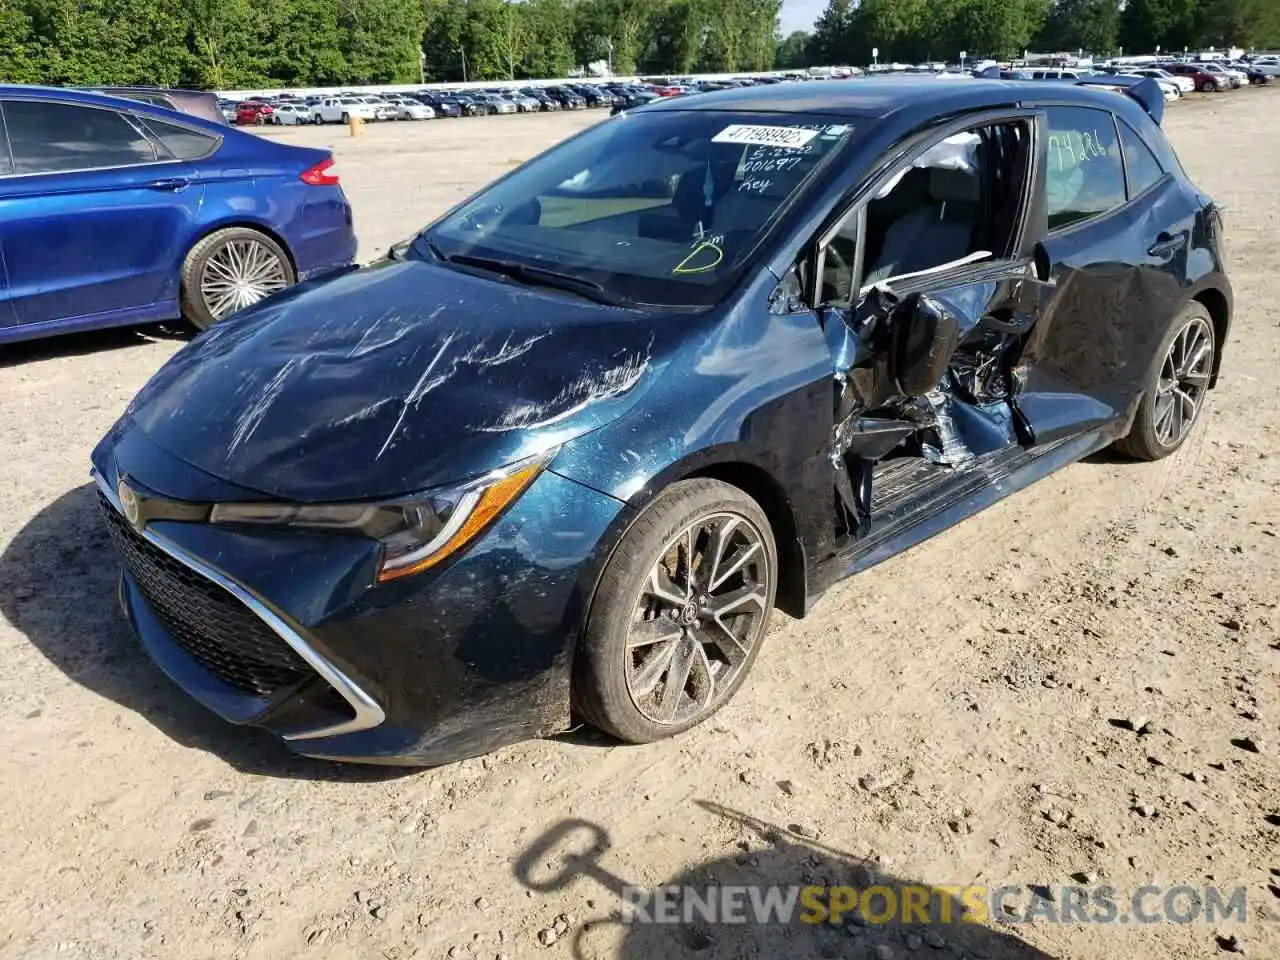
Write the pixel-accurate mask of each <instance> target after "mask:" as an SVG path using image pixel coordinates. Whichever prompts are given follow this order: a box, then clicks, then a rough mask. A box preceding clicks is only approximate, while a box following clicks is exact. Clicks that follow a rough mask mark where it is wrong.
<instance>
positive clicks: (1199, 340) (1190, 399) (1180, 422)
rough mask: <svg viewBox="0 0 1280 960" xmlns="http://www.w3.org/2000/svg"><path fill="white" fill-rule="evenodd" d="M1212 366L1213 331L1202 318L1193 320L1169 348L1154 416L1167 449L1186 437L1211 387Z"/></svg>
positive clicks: (1157, 437) (1157, 391)
mask: <svg viewBox="0 0 1280 960" xmlns="http://www.w3.org/2000/svg"><path fill="white" fill-rule="evenodd" d="M1212 366H1213V330H1212V329H1211V328H1210V326H1209V321H1207V320H1205V319H1204V318H1203V317H1195V318H1193V319H1192V320H1191V321H1190V322H1189V323H1187V325H1186V326H1185V327H1183V328H1182V329H1181V330H1180V331H1178V333H1177V335H1176V336H1175V337H1174V338H1173V343H1171V344H1170V345H1169V352H1168V353H1167V354H1166V355H1165V358H1164V365H1163V366H1162V367H1161V369H1160V383H1159V385H1158V386H1157V388H1156V402H1155V408H1154V411H1155V412H1154V413H1153V415H1152V416H1153V418H1154V421H1155V422H1154V423H1153V426H1154V428H1155V435H1156V439H1157V440H1158V441H1159V442H1160V443H1162V444H1163V445H1164V446H1166V447H1171V446H1174V445H1175V444H1177V443H1178V442H1179V441H1180V440H1182V438H1183V437H1185V436H1186V435H1187V431H1188V430H1190V429H1191V426H1192V424H1194V423H1195V421H1196V416H1197V415H1198V414H1199V413H1200V406H1201V404H1202V403H1203V401H1204V395H1205V391H1206V390H1207V389H1208V387H1209V374H1210V372H1211V369H1212Z"/></svg>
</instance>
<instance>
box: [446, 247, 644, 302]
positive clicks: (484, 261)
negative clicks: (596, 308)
mask: <svg viewBox="0 0 1280 960" xmlns="http://www.w3.org/2000/svg"><path fill="white" fill-rule="evenodd" d="M428 242H429V243H430V242H431V241H430V240H429V239H428ZM432 253H434V254H435V255H436V256H437V257H439V258H440V259H441V260H443V261H444V262H445V263H456V264H458V265H459V266H463V267H477V268H479V269H481V270H489V271H491V272H493V273H500V274H502V275H503V276H504V277H510V278H511V279H512V280H517V281H519V282H520V283H525V284H528V285H530V286H540V287H551V288H553V289H556V290H567V291H568V292H569V293H576V294H577V295H578V296H580V297H585V298H586V299H588V300H594V301H595V302H596V303H603V304H605V305H606V306H610V307H632V306H635V301H633V300H632V299H631V298H630V297H624V296H622V295H621V294H617V293H610V292H609V291H608V290H606V289H605V288H604V287H602V286H601V285H600V284H598V283H596V282H595V281H594V280H587V279H585V278H583V277H575V276H574V275H573V274H570V273H560V272H559V271H558V270H548V269H547V268H546V267H535V266H533V265H532V264H528V263H519V262H517V261H515V260H499V259H497V258H496V257H477V256H475V255H474V254H470V253H455V254H453V255H452V256H446V255H444V254H443V253H442V252H441V251H440V249H439V247H436V246H435V245H434V244H432Z"/></svg>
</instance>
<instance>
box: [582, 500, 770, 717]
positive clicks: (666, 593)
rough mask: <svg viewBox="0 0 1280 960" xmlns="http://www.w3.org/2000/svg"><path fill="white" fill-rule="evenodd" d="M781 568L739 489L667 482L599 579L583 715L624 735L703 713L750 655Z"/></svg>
mask: <svg viewBox="0 0 1280 960" xmlns="http://www.w3.org/2000/svg"><path fill="white" fill-rule="evenodd" d="M777 569H778V559H777V549H776V547H775V545H774V540H773V532H772V530H771V528H770V526H769V521H768V518H767V517H766V516H765V514H764V511H762V510H761V509H760V506H759V505H758V504H757V503H756V502H755V501H754V500H752V499H751V498H750V497H748V496H747V495H746V494H745V493H743V492H742V491H741V490H739V489H737V488H736V487H732V486H730V485H729V484H726V483H722V482H720V481H718V480H710V479H697V480H687V481H682V482H680V483H677V484H674V485H673V486H671V487H669V488H668V489H667V490H665V491H663V493H662V494H660V495H659V496H658V498H657V499H656V500H654V502H653V503H651V504H650V505H649V506H648V507H647V508H646V509H645V510H644V512H643V513H641V514H640V516H639V517H638V518H637V519H636V521H635V522H634V523H633V524H632V525H631V527H630V528H629V529H628V530H627V532H626V533H625V534H624V535H623V537H622V540H621V541H620V542H619V544H618V546H617V549H616V550H615V551H614V553H613V556H612V557H611V558H610V560H609V565H608V567H607V568H606V569H605V572H604V575H603V576H602V577H601V581H600V587H599V589H598V590H597V591H596V597H595V601H594V603H593V604H592V609H591V615H590V619H589V621H588V626H587V630H586V633H585V636H584V639H583V648H582V650H581V651H580V652H579V655H578V659H577V662H576V664H575V680H574V694H575V695H574V700H575V706H576V707H577V709H578V710H579V712H581V713H582V715H583V716H584V717H585V718H586V719H587V720H588V721H590V722H591V723H592V724H594V725H595V726H597V727H600V728H601V729H603V730H605V731H607V732H609V733H611V734H613V735H614V736H616V737H618V738H620V739H622V740H626V741H629V742H631V743H647V742H649V741H652V740H658V739H661V738H663V737H669V736H671V735H673V734H676V733H679V732H681V731H682V730H687V729H689V728H690V727H692V726H695V725H696V724H699V723H701V722H702V721H703V720H706V719H707V718H708V717H709V716H711V715H712V714H713V713H715V712H716V711H717V710H719V709H720V708H721V707H722V706H724V705H725V704H726V703H728V702H729V700H730V699H731V698H732V697H733V695H734V694H735V693H736V692H737V691H738V688H739V687H741V686H742V683H743V681H745V679H746V677H747V674H748V672H749V671H750V669H751V665H752V664H753V663H754V662H755V658H756V655H757V654H758V653H759V650H760V645H761V643H762V642H763V640H764V635H765V631H766V630H767V629H768V623H769V615H770V613H771V612H772V610H773V602H774V596H775V594H776V591H777Z"/></svg>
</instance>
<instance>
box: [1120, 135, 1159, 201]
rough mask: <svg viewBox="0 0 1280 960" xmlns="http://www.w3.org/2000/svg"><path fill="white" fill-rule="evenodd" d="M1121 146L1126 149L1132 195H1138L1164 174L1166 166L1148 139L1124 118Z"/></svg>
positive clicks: (1125, 164) (1125, 163) (1125, 157)
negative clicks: (1140, 134) (1161, 163)
mask: <svg viewBox="0 0 1280 960" xmlns="http://www.w3.org/2000/svg"><path fill="white" fill-rule="evenodd" d="M1120 147H1121V149H1122V150H1124V166H1125V171H1126V173H1127V174H1128V176H1129V196H1130V197H1136V196H1137V195H1138V194H1140V193H1142V192H1143V191H1144V190H1146V189H1147V188H1148V187H1150V186H1151V185H1152V184H1154V183H1155V182H1156V181H1157V180H1159V179H1160V178H1161V177H1163V176H1164V168H1162V167H1161V166H1160V161H1159V160H1158V159H1156V155H1155V154H1154V153H1152V152H1151V148H1150V147H1149V146H1147V144H1146V141H1145V140H1143V139H1142V137H1140V136H1139V135H1138V132H1137V131H1136V130H1134V129H1133V127H1131V126H1129V124H1127V123H1125V122H1124V121H1123V120H1121V121H1120Z"/></svg>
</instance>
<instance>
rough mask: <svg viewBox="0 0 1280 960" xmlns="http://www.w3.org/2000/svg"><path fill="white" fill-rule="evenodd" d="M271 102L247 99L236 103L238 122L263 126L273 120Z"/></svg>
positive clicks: (245, 124)
mask: <svg viewBox="0 0 1280 960" xmlns="http://www.w3.org/2000/svg"><path fill="white" fill-rule="evenodd" d="M274 112H275V111H274V110H272V109H271V104H269V103H262V102H260V101H258V100H246V101H244V102H243V103H237V104H236V123H238V124H240V125H242V126H250V125H252V126H262V124H264V123H268V122H270V120H271V114H273V113H274Z"/></svg>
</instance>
